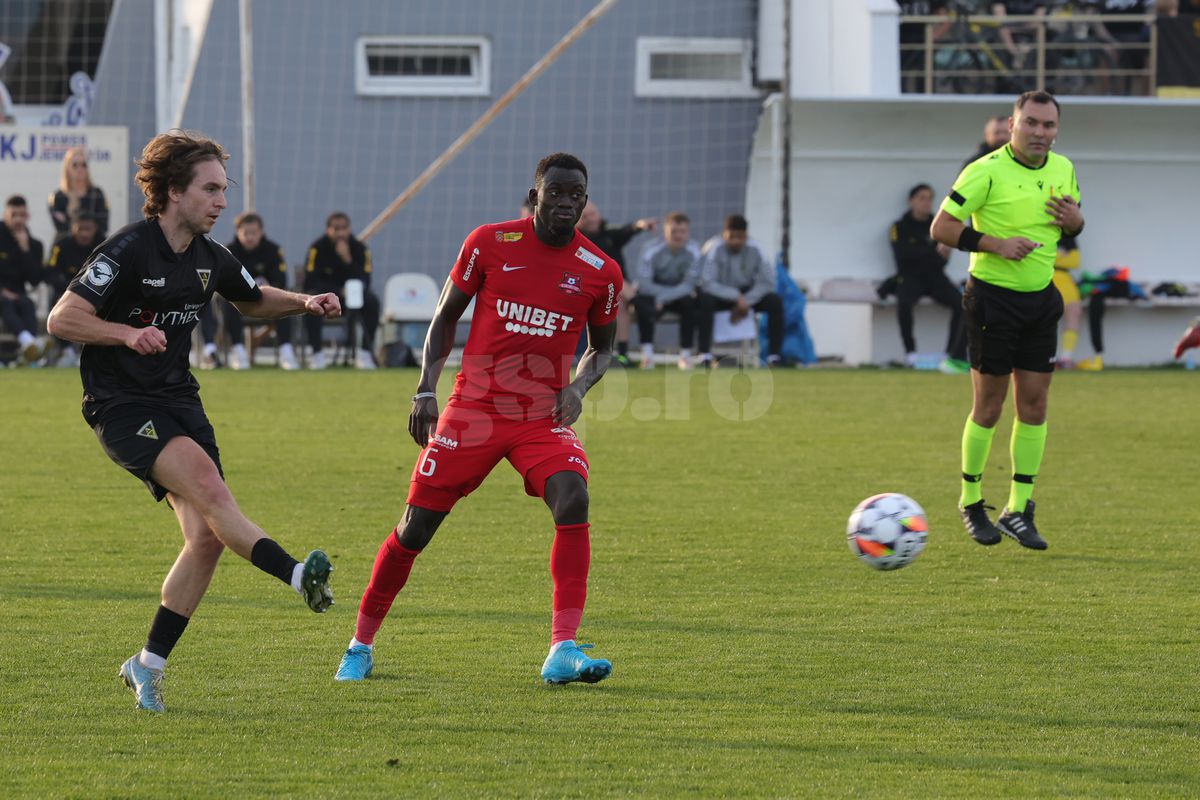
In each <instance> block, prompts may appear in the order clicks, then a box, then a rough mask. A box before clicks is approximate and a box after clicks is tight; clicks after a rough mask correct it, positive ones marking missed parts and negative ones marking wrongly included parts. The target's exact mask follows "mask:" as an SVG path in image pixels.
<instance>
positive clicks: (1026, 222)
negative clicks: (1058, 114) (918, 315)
mask: <svg viewBox="0 0 1200 800" xmlns="http://www.w3.org/2000/svg"><path fill="white" fill-rule="evenodd" d="M1054 196H1059V197H1062V196H1070V197H1073V198H1075V201H1076V202H1079V181H1078V180H1077V179H1076V178H1075V166H1074V165H1073V164H1072V163H1071V161H1070V159H1068V158H1065V157H1064V156H1060V155H1059V154H1058V153H1055V152H1048V153H1047V154H1046V160H1045V161H1044V162H1043V163H1042V166H1040V167H1037V168H1034V167H1027V166H1025V165H1024V164H1022V163H1021V162H1020V161H1018V160H1017V159H1016V156H1014V155H1013V151H1012V145H1011V144H1006V145H1004V147H1002V148H1000V149H999V150H997V151H996V152H994V153H989V154H988V155H986V156H984V157H983V158H981V159H979V160H977V161H972V162H971V163H970V164H967V166H966V167H965V168H964V169H963V171H962V173H961V174H960V175H959V176H958V180H956V181H955V182H954V187H953V188H952V189H951V190H950V194H949V195H948V196H947V197H946V199H945V200H943V201H942V210H943V211H945V212H946V213H947V214H949V215H950V216H952V217H954V218H955V219H956V220H958V221H959V222H966V221H967V217H970V218H971V227H973V228H974V229H975V230H977V231H979V232H980V233H985V234H987V235H988V236H994V237H996V238H997V239H1008V238H1011V237H1013V236H1024V237H1025V238H1026V239H1030V240H1032V241H1035V242H1041V244H1042V246H1041V247H1040V248H1038V249H1037V250H1034V251H1033V252H1032V253H1030V254H1029V255H1027V256H1025V258H1023V259H1021V260H1020V261H1009V260H1008V259H1007V258H1004V257H1003V256H998V255H996V254H995V253H971V274H972V275H974V276H975V277H977V278H979V279H980V280H982V281H987V282H988V283H991V284H995V285H996V286H1003V287H1004V288H1006V289H1013V290H1015V291H1018V292H1037V291H1041V290H1042V289H1045V288H1046V287H1047V286H1049V285H1050V281H1051V279H1052V278H1053V277H1054V259H1055V257H1056V256H1057V253H1058V240H1059V238H1060V237H1061V236H1062V230H1061V229H1060V228H1058V227H1057V226H1055V225H1052V224H1051V223H1052V222H1053V221H1054V217H1052V216H1051V215H1050V212H1049V211H1047V210H1046V201H1047V200H1049V199H1050V198H1051V197H1054Z"/></svg>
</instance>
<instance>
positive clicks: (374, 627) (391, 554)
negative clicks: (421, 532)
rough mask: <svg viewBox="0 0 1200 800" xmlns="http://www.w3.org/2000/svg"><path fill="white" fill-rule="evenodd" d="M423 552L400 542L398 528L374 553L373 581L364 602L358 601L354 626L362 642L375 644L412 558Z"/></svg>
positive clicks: (408, 570) (410, 565)
mask: <svg viewBox="0 0 1200 800" xmlns="http://www.w3.org/2000/svg"><path fill="white" fill-rule="evenodd" d="M420 554H421V551H420V550H409V549H408V548H407V547H405V546H404V545H402V544H400V539H399V538H398V537H397V534H396V531H395V530H393V531H392V532H391V533H390V534H388V537H387V539H385V540H384V542H383V544H382V545H381V546H380V547H379V553H378V554H376V556H375V567H374V569H372V570H371V582H370V583H369V584H367V590H366V591H365V592H363V596H362V602H361V603H359V604H358V624H357V625H356V626H355V628H354V638H355V639H357V640H358V641H360V642H362V643H363V644H372V643H373V642H374V641H375V634H376V633H378V632H379V626H380V625H382V624H383V619H384V617H386V616H387V613H388V610H389V609H391V607H392V602H393V601H394V600H395V599H396V595H397V594H398V593H399V592H400V590H401V589H402V588H403V587H404V584H405V582H406V581H407V580H408V573H409V572H410V571H411V570H412V565H413V560H414V559H415V558H416V557H417V556H418V555H420Z"/></svg>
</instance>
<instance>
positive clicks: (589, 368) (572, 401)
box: [554, 320, 617, 425]
mask: <svg viewBox="0 0 1200 800" xmlns="http://www.w3.org/2000/svg"><path fill="white" fill-rule="evenodd" d="M616 334H617V323H616V320H613V321H612V322H610V323H609V324H607V325H588V348H587V351H586V352H584V354H583V358H581V359H579V366H578V367H576V368H575V380H573V381H571V382H570V383H568V384H567V385H566V386H564V387H563V390H562V391H561V392H559V393H558V400H557V401H556V402H555V404H554V423H555V424H556V425H574V424H575V421H576V420H578V419H579V415H580V414H581V413H583V396H584V395H585V394H587V392H588V390H589V389H591V388H592V387H593V386H595V385H596V384H597V383H599V381H600V379H601V378H603V377H604V373H605V372H607V371H608V367H609V365H610V364H612V345H613V339H614V338H615V337H616Z"/></svg>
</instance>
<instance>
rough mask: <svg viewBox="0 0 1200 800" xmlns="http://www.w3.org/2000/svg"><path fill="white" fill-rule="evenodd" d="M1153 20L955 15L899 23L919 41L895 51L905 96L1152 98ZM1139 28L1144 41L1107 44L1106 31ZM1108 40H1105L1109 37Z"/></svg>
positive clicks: (1155, 51)
mask: <svg viewBox="0 0 1200 800" xmlns="http://www.w3.org/2000/svg"><path fill="white" fill-rule="evenodd" d="M1154 20H1155V15H1154V14H1075V13H1065V12H1055V13H1050V14H1046V15H1032V16H1029V15H1022V16H1016V15H1012V16H992V15H984V14H978V15H977V14H967V13H962V12H961V11H959V12H955V13H951V14H948V15H936V16H902V17H900V24H901V25H921V26H923V28H924V31H923V33H924V36H923V41H921V42H917V43H908V44H905V43H903V42H902V43H901V45H900V67H901V69H900V80H901V89H902V91H904V92H924V93H925V94H1015V93H1019V92H1023V91H1028V90H1031V89H1038V90H1045V91H1050V92H1053V93H1055V94H1109V95H1148V94H1154V91H1155V79H1156V67H1157V60H1158V33H1157V30H1156V28H1155V24H1154ZM1122 23H1124V24H1142V25H1144V26H1145V28H1144V30H1145V31H1146V38H1145V40H1144V41H1142V40H1140V36H1139V40H1136V41H1135V40H1131V39H1130V38H1128V37H1126V38H1124V39H1118V40H1115V41H1109V40H1108V38H1105V37H1104V34H1105V32H1106V31H1107V28H1106V27H1105V26H1106V25H1109V24H1117V25H1119V24H1122ZM1110 36H1111V34H1110Z"/></svg>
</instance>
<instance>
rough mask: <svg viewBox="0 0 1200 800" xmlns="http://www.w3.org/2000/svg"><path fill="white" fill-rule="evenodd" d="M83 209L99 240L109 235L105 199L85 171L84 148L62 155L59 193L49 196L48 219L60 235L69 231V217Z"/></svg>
mask: <svg viewBox="0 0 1200 800" xmlns="http://www.w3.org/2000/svg"><path fill="white" fill-rule="evenodd" d="M79 210H83V211H86V212H88V213H89V214H91V215H92V219H94V220H95V221H96V226H97V227H98V228H99V229H100V233H99V236H100V239H101V240H103V239H104V237H105V236H107V235H108V200H106V199H105V198H104V192H103V191H102V190H101V189H100V187H99V186H96V185H95V184H94V183H92V175H91V173H90V172H88V162H87V148H84V147H72V148H71V149H70V150H68V151H67V152H66V153H65V154H64V155H63V160H62V177H61V178H60V179H59V181H58V191H56V192H55V193H54V194H52V195H50V219H51V220H52V221H53V222H54V230H55V231H57V232H58V234H59V235H62V234H65V233H68V232H69V231H70V229H71V215H72V214H73V213H75V212H76V211H79Z"/></svg>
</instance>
